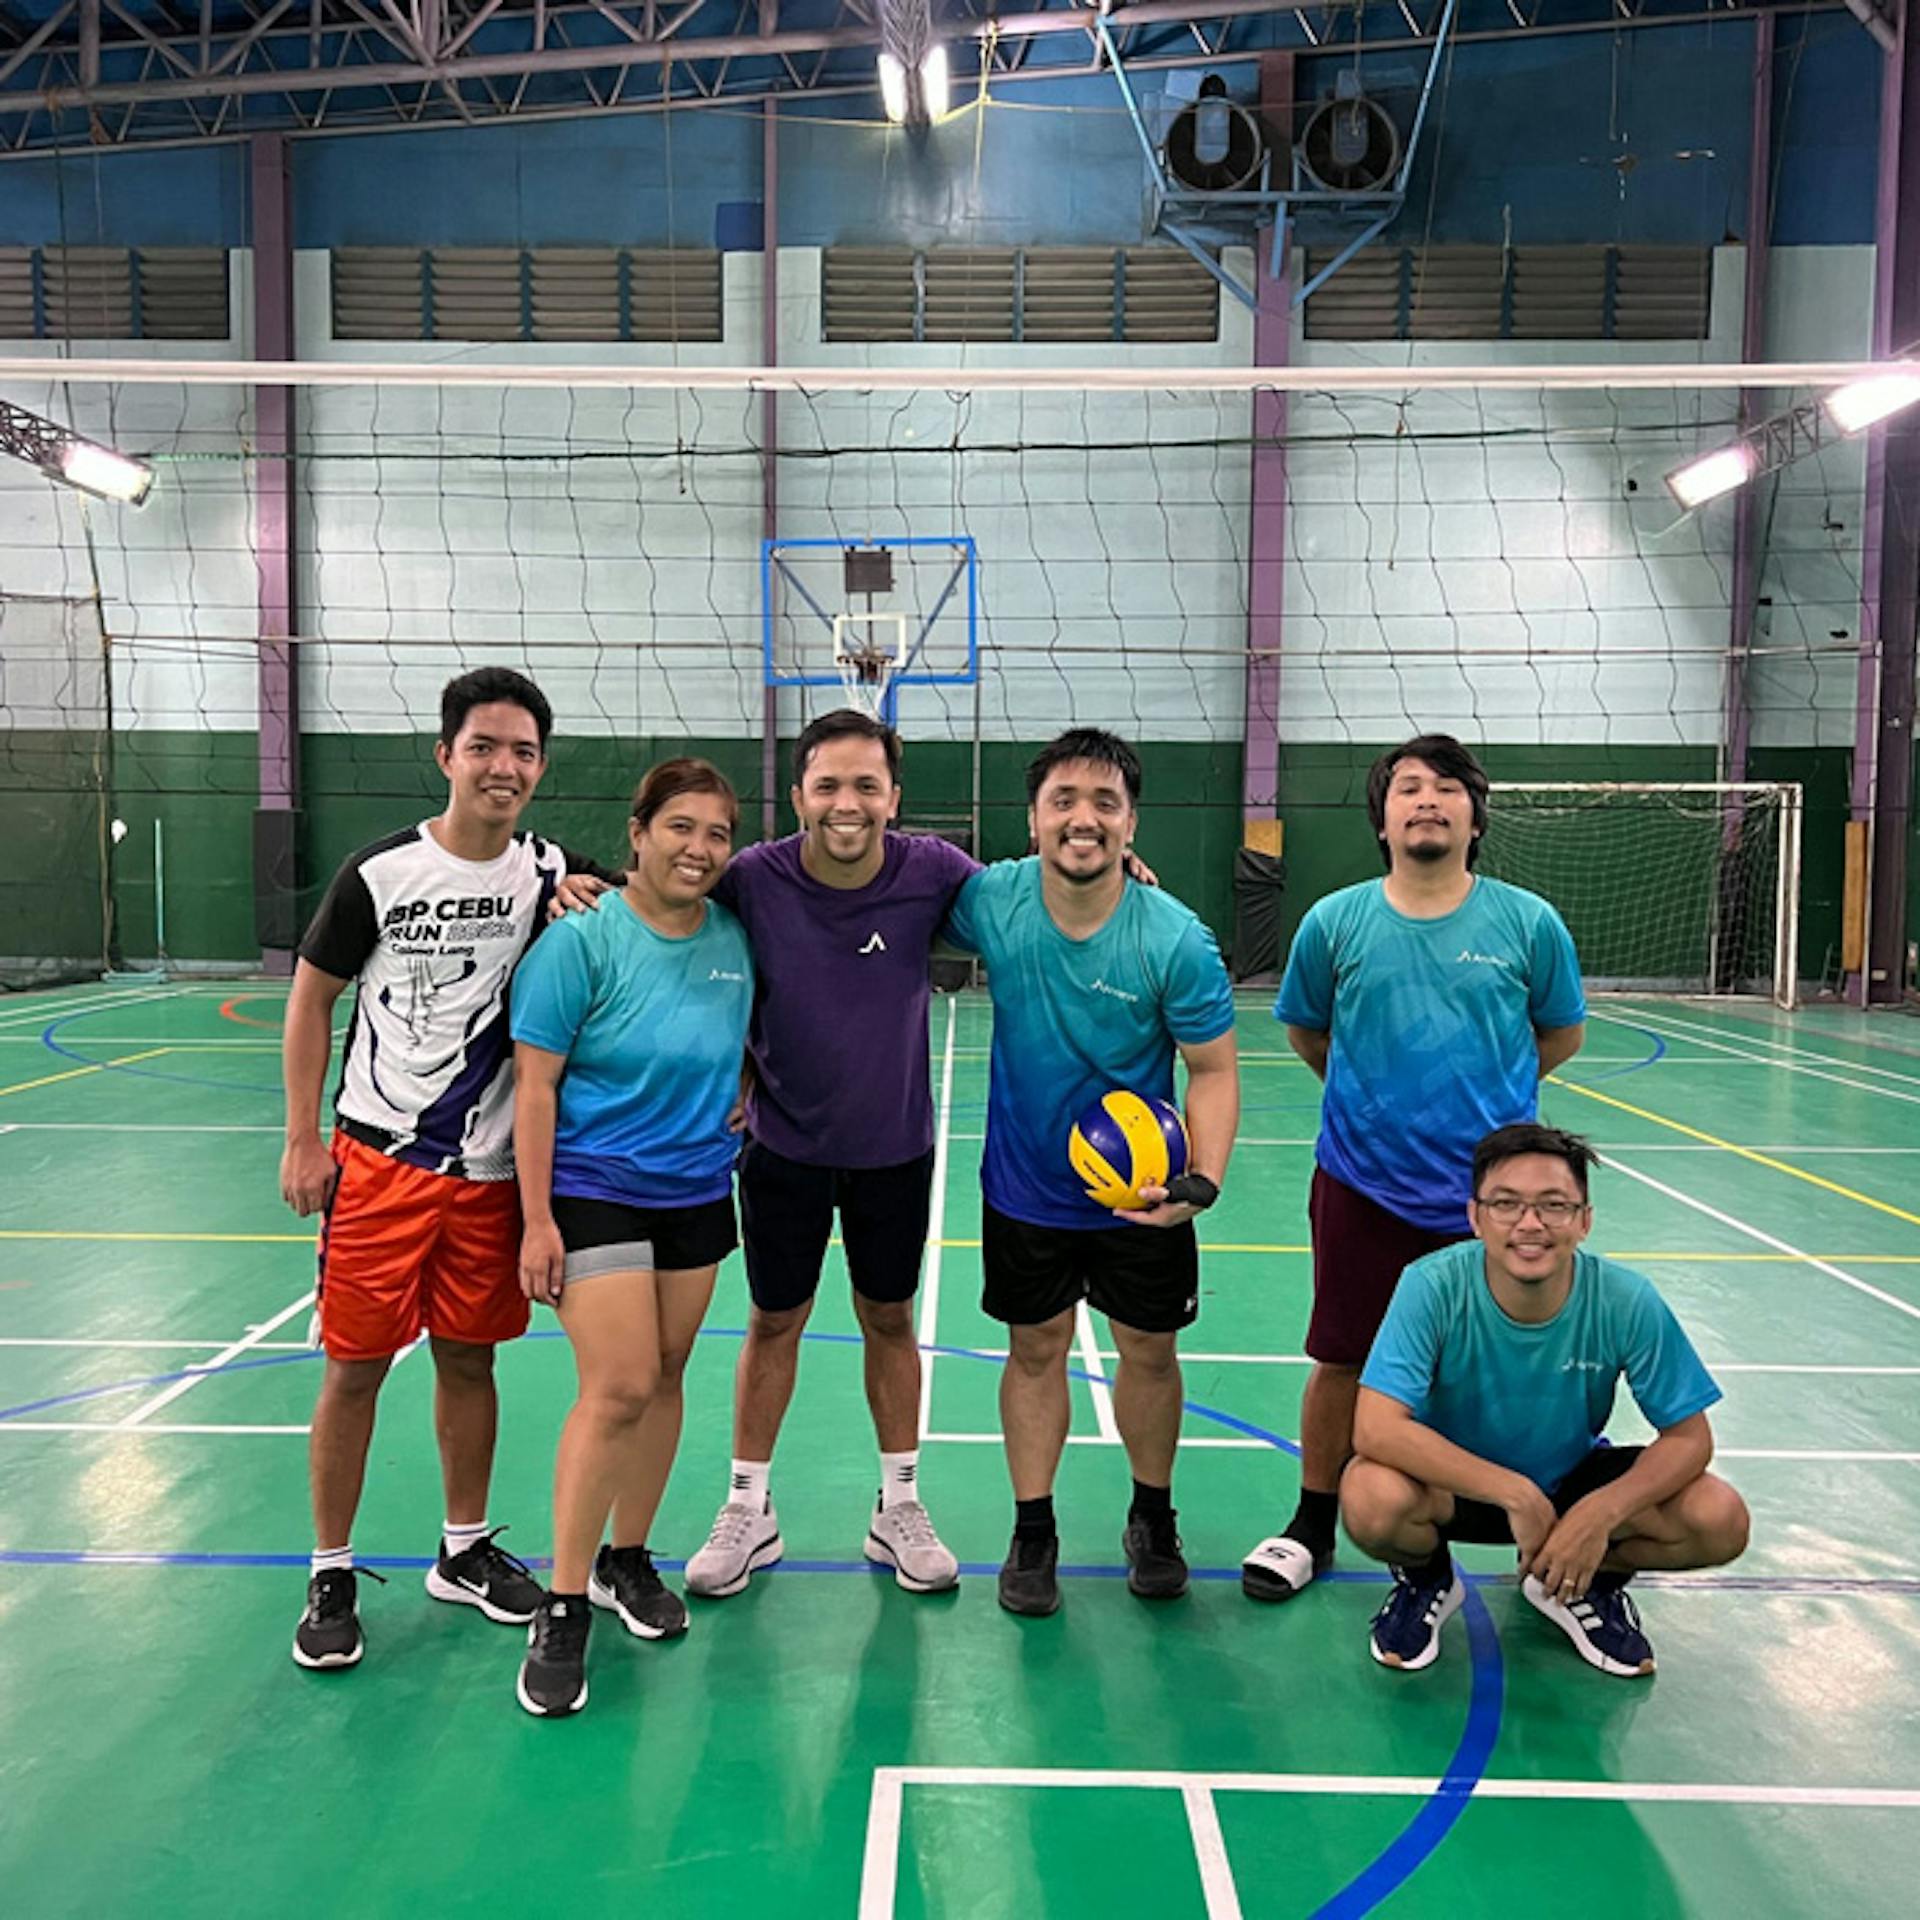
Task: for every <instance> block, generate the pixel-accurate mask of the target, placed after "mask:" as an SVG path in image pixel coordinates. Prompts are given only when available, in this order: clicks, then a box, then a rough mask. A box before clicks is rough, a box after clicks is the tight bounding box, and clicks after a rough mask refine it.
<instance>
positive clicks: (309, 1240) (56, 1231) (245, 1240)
mask: <svg viewBox="0 0 1920 1920" xmlns="http://www.w3.org/2000/svg"><path fill="white" fill-rule="evenodd" d="M317 1239H318V1236H317V1235H315V1234H311V1233H69V1232H68V1231H66V1230H65V1229H64V1228H57V1227H0V1240H155V1241H168V1242H171V1241H176V1240H180V1241H189V1242H191V1243H193V1244H194V1245H215V1246H247V1247H282V1246H287V1247H310V1246H313V1245H314V1244H315V1242H316V1240H317Z"/></svg>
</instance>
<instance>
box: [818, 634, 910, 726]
mask: <svg viewBox="0 0 1920 1920" xmlns="http://www.w3.org/2000/svg"><path fill="white" fill-rule="evenodd" d="M833 664H834V666H835V667H836V668H837V669H838V671H839V674H840V684H841V686H843V687H844V688H845V689H846V694H847V704H848V705H849V706H855V707H858V708H860V710H861V711H862V712H863V713H870V714H872V715H873V716H874V717H875V718H876V719H879V718H881V717H882V715H883V712H884V709H885V707H886V704H887V689H888V688H889V687H891V686H892V685H893V676H894V675H895V674H896V673H898V672H899V671H900V670H901V669H902V668H903V667H904V666H905V665H906V664H907V616H906V615H905V614H904V613H836V614H835V615H834V616H833Z"/></svg>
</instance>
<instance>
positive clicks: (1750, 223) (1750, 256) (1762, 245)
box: [1720, 13, 1773, 780]
mask: <svg viewBox="0 0 1920 1920" xmlns="http://www.w3.org/2000/svg"><path fill="white" fill-rule="evenodd" d="M1747 166H1748V173H1747V275H1746V307H1745V312H1744V314H1743V317H1742V320H1741V325H1740V358H1741V359H1742V360H1745V361H1755V360H1759V359H1760V358H1762V356H1763V355H1764V354H1765V352H1766V332H1767V265H1768V259H1767V256H1768V252H1769V249H1770V247H1771V245H1772V225H1773V15H1772V14H1770V13H1763V14H1760V15H1759V16H1758V17H1757V18H1756V19H1755V21H1754V23H1753V115H1752V122H1751V128H1750V138H1749V141H1748V160H1747ZM1759 400H1760V394H1759V390H1758V389H1756V388H1753V387H1742V388H1741V390H1740V427H1741V430H1742V432H1744V431H1745V430H1746V429H1747V428H1748V427H1751V426H1752V425H1753V423H1754V420H1755V418H1756V417H1757V414H1758V409H1759ZM1758 502H1759V496H1758V493H1757V492H1756V490H1755V489H1754V488H1752V487H1742V488H1741V489H1740V492H1739V494H1738V496H1737V497H1736V499H1735V501H1734V508H1733V618H1732V627H1731V647H1730V651H1729V654H1728V658H1727V712H1726V729H1725V735H1724V738H1725V742H1726V759H1725V761H1724V763H1723V765H1724V769H1725V770H1724V771H1723V772H1722V774H1721V776H1720V777H1721V778H1722V779H1723V780H1744V779H1745V778H1746V777H1747V749H1748V746H1749V745H1750V744H1751V741H1752V738H1753V710H1752V708H1751V706H1750V705H1749V704H1748V699H1747V657H1748V654H1749V653H1750V652H1751V650H1752V647H1753V622H1754V615H1755V613H1756V611H1757V610H1758V604H1759V597H1760V567H1761V560H1762V556H1761V554H1760V552H1759V550H1758V546H1759V543H1758V540H1757V539H1756V531H1757V523H1758V520H1759V511H1760V510H1759V504H1758Z"/></svg>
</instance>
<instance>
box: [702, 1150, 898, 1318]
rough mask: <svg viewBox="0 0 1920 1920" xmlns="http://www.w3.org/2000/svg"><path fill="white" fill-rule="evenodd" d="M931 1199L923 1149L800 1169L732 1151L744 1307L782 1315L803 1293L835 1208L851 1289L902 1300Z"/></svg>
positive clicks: (770, 1156) (809, 1292)
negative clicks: (905, 1156)
mask: <svg viewBox="0 0 1920 1920" xmlns="http://www.w3.org/2000/svg"><path fill="white" fill-rule="evenodd" d="M932 1195H933V1149H932V1148H931V1147H929V1148H928V1149H927V1151H926V1152H925V1153H923V1154H922V1155H921V1156H920V1157H919V1159H917V1160H908V1161H905V1162H903V1163H902V1164H901V1165H899V1166H894V1167H810V1166H808V1165H806V1164H805V1163H804V1162H803V1161H799V1160H789V1159H788V1158H787V1157H786V1156H785V1155H784V1154H779V1153H775V1152H774V1150H773V1149H772V1148H771V1147H769V1146H764V1145H762V1144H761V1142H760V1141H758V1140H749V1141H748V1142H747V1147H746V1151H745V1152H744V1153H743V1154H741V1156H740V1226H741V1231H742V1233H743V1235H744V1237H745V1240H746V1248H747V1290H748V1291H749V1292H750V1293H751V1294H752V1295H753V1304H754V1305H755V1306H756V1307H758V1308H759V1309H760V1311H761V1312H762V1313H785V1312H788V1311H789V1310H790V1309H792V1308H794V1307H800V1306H804V1305H805V1304H806V1303H807V1302H808V1301H809V1300H811V1299H812V1298H813V1296H814V1294H815V1293H816V1292H817V1291H818V1290H819V1286H820V1266H821V1262H822V1261H824V1260H825V1259H826V1257H827V1241H828V1239H829V1237H830V1236H831V1235H832V1233H833V1215H834V1209H835V1208H836V1207H837V1208H838V1209H839V1212H840V1238H841V1241H842V1243H843V1244H844V1246H845V1248H846V1253H847V1273H848V1276H849V1277H850V1278H851V1279H852V1281H853V1290H854V1292H855V1293H857V1294H859V1295H860V1296H861V1297H862V1298H863V1299H867V1300H874V1301H880V1302H894V1301H900V1300H911V1299H912V1298H913V1296H914V1292H915V1290H916V1289H917V1288H918V1286H919V1285H920V1256H921V1255H922V1254H923V1253H924V1252H925V1251H926V1246H927V1208H928V1203H929V1201H930V1200H931V1198H932Z"/></svg>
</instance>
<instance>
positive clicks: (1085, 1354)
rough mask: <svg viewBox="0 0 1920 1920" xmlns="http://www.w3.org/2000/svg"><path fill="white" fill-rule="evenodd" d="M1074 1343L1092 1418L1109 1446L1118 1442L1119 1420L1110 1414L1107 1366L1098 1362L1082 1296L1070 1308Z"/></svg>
mask: <svg viewBox="0 0 1920 1920" xmlns="http://www.w3.org/2000/svg"><path fill="white" fill-rule="evenodd" d="M1073 1334H1074V1346H1075V1347H1076V1348H1077V1349H1078V1351H1079V1354H1080V1366H1081V1371H1082V1372H1083V1373H1086V1374H1088V1375H1090V1376H1091V1377H1090V1378H1089V1379H1088V1380H1087V1382H1086V1388H1087V1391H1088V1392H1089V1393H1090V1394H1092V1396H1093V1421H1094V1425H1095V1426H1097V1427H1098V1428H1099V1429H1100V1438H1101V1439H1102V1440H1103V1441H1105V1442H1106V1444H1107V1445H1108V1446H1110V1447H1117V1446H1118V1445H1119V1444H1120V1427H1119V1423H1118V1422H1117V1421H1116V1420H1115V1419H1114V1417H1113V1388H1112V1386H1111V1385H1110V1384H1109V1383H1108V1380H1107V1370H1106V1368H1105V1367H1103V1366H1102V1365H1101V1364H1100V1349H1099V1347H1098V1346H1097V1345H1096V1344H1095V1342H1094V1337H1093V1321H1092V1319H1091V1318H1090V1317H1089V1316H1088V1313H1087V1303H1086V1302H1085V1301H1084V1300H1081V1301H1078V1302H1076V1303H1075V1306H1074V1309H1073Z"/></svg>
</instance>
